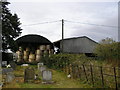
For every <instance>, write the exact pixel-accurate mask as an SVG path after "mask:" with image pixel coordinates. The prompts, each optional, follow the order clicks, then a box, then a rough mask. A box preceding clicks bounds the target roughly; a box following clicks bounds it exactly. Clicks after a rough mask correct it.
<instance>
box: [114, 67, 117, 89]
mask: <svg viewBox="0 0 120 90" xmlns="http://www.w3.org/2000/svg"><path fill="white" fill-rule="evenodd" d="M114 77H115V85H116V90H117V89H118V86H117V77H116V68H115V67H114Z"/></svg>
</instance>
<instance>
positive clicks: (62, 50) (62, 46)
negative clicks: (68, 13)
mask: <svg viewBox="0 0 120 90" xmlns="http://www.w3.org/2000/svg"><path fill="white" fill-rule="evenodd" d="M63 40H64V19H62V42H61V44H62V53H63V50H64V49H63V48H64V46H63Z"/></svg>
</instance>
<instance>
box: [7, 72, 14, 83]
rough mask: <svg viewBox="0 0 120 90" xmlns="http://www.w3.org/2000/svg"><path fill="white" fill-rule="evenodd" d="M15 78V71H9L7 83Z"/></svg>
mask: <svg viewBox="0 0 120 90" xmlns="http://www.w3.org/2000/svg"><path fill="white" fill-rule="evenodd" d="M14 79H15V76H14V74H13V72H9V73H7V75H6V78H5V83H10V82H12V81H13V80H14Z"/></svg>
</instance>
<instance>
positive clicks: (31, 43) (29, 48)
mask: <svg viewBox="0 0 120 90" xmlns="http://www.w3.org/2000/svg"><path fill="white" fill-rule="evenodd" d="M16 43H17V44H18V50H17V51H16V54H17V60H16V62H17V63H18V64H23V63H31V64H36V63H38V62H41V58H42V57H45V56H46V55H47V56H50V55H52V54H53V53H54V49H53V48H54V47H53V44H52V43H51V42H50V41H49V40H48V39H47V38H45V37H43V36H40V35H33V34H30V35H25V36H22V37H20V38H18V39H17V40H16Z"/></svg>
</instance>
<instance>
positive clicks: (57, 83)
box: [4, 65, 92, 88]
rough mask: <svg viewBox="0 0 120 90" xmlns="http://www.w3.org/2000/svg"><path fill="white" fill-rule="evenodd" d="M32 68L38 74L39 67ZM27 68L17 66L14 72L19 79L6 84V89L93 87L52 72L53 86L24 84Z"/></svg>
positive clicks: (63, 74)
mask: <svg viewBox="0 0 120 90" xmlns="http://www.w3.org/2000/svg"><path fill="white" fill-rule="evenodd" d="M30 67H34V69H35V71H36V73H37V66H36V65H30ZM25 68H27V67H21V66H17V68H16V70H15V71H14V74H15V76H16V77H17V78H16V79H15V80H14V81H13V82H12V83H9V84H6V85H5V86H4V88H91V87H92V86H90V85H88V84H84V83H82V82H80V81H78V80H75V79H70V78H68V77H67V75H66V74H65V73H63V72H61V71H56V70H53V69H52V70H51V71H52V74H53V76H52V81H54V83H53V84H42V81H41V80H40V83H37V84H35V83H24V80H23V78H24V70H25ZM40 78H41V77H40Z"/></svg>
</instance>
